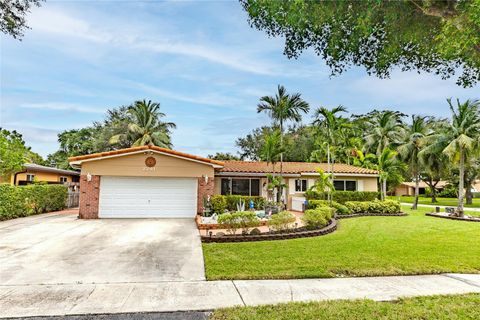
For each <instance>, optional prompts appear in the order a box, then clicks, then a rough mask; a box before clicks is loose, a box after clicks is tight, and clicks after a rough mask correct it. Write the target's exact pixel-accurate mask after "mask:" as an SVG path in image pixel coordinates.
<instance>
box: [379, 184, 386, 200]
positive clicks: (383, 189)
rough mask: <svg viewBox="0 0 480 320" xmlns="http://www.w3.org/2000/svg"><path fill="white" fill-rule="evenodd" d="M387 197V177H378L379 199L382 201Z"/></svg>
mask: <svg viewBox="0 0 480 320" xmlns="http://www.w3.org/2000/svg"><path fill="white" fill-rule="evenodd" d="M386 197H387V179H380V200H382V201H384V200H385V198H386Z"/></svg>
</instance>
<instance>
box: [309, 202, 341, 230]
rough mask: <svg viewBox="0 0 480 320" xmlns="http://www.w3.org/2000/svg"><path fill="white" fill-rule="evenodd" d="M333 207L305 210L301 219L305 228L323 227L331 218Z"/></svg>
mask: <svg viewBox="0 0 480 320" xmlns="http://www.w3.org/2000/svg"><path fill="white" fill-rule="evenodd" d="M333 212H334V209H332V208H329V207H317V208H316V209H309V210H306V211H305V213H304V215H303V217H302V221H303V223H304V224H305V227H306V228H307V229H320V228H323V227H325V226H326V225H327V224H328V222H329V221H330V220H331V219H332V215H333Z"/></svg>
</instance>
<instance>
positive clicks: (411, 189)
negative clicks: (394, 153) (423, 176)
mask: <svg viewBox="0 0 480 320" xmlns="http://www.w3.org/2000/svg"><path fill="white" fill-rule="evenodd" d="M448 184H449V182H448V181H443V180H441V181H439V182H438V183H437V185H436V186H435V189H437V192H441V191H442V190H443V189H444V188H445V186H446V185H448ZM428 188H429V186H428V185H427V184H426V183H425V182H423V181H420V183H419V188H418V193H419V194H420V195H423V194H426V193H427V189H428ZM472 192H480V180H477V181H475V182H474V183H473V185H472ZM414 195H415V182H403V183H401V184H400V185H398V186H397V187H396V188H395V196H397V197H401V196H414Z"/></svg>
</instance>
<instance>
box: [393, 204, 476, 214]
mask: <svg viewBox="0 0 480 320" xmlns="http://www.w3.org/2000/svg"><path fill="white" fill-rule="evenodd" d="M400 204H401V205H402V206H412V204H411V203H408V202H400ZM418 206H419V207H424V208H435V207H440V208H442V209H445V208H447V207H450V208H452V207H453V208H456V207H457V206H437V205H436V204H420V203H419V204H418ZM464 210H465V211H475V212H480V208H468V207H465V208H464Z"/></svg>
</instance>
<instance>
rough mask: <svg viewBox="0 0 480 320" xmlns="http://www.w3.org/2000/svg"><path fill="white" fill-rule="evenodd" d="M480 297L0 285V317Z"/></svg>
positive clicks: (264, 283) (451, 279) (409, 286)
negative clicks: (440, 297) (409, 297)
mask: <svg viewBox="0 0 480 320" xmlns="http://www.w3.org/2000/svg"><path fill="white" fill-rule="evenodd" d="M468 292H480V275H468V274H443V275H425V276H394V277H369V278H367V277H365V278H333V279H297V280H238V281H197V282H158V283H104V284H98V283H97V284H58V285H25V286H17V285H12V286H1V285H0V310H1V312H0V318H1V317H24V316H49V315H72V314H97V313H131V312H164V311H185V310H211V309H216V308H221V307H230V306H236V305H249V306H251V305H258V304H275V303H282V302H289V301H308V300H329V299H360V298H369V299H373V300H394V299H397V298H399V297H408V296H422V295H436V294H460V293H468Z"/></svg>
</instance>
